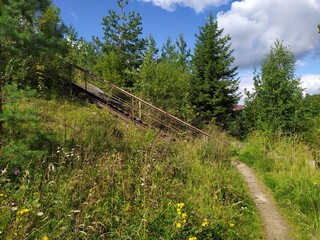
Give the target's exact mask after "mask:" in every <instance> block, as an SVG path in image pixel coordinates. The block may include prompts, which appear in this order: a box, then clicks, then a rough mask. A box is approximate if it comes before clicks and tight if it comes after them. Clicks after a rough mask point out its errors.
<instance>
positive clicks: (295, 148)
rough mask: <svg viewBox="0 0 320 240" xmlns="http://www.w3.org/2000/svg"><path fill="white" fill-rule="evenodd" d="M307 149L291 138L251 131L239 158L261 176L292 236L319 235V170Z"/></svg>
mask: <svg viewBox="0 0 320 240" xmlns="http://www.w3.org/2000/svg"><path fill="white" fill-rule="evenodd" d="M312 159H313V158H312V154H311V151H310V150H309V149H308V147H307V146H306V145H304V144H303V143H302V142H301V141H299V140H298V139H297V138H295V137H284V136H281V135H278V136H275V137H273V138H270V137H266V136H264V135H263V134H259V133H255V134H253V135H251V136H250V137H249V138H248V141H247V143H246V146H245V147H244V148H243V149H242V150H241V153H240V160H241V161H243V162H245V163H247V164H248V165H250V166H251V167H253V168H254V169H255V170H257V171H258V173H259V174H260V175H261V177H262V179H263V180H264V182H265V183H266V184H267V186H268V187H269V188H270V189H271V190H272V192H273V193H274V196H275V199H276V201H277V202H278V204H279V206H280V208H281V209H282V211H283V212H284V213H285V216H286V217H287V219H288V220H289V221H290V222H291V224H292V225H293V226H294V228H295V231H294V236H295V237H296V239H299V240H300V239H319V238H320V171H319V169H318V168H316V167H315V166H312V164H310V163H311V160H312Z"/></svg>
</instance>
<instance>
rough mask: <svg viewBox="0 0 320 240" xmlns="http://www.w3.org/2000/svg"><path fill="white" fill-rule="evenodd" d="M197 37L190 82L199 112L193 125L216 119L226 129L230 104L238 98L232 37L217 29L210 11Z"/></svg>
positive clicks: (193, 101) (232, 104)
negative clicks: (192, 74)
mask: <svg viewBox="0 0 320 240" xmlns="http://www.w3.org/2000/svg"><path fill="white" fill-rule="evenodd" d="M196 38H197V40H196V45H195V49H194V56H193V59H192V65H193V73H194V77H193V79H192V83H191V90H192V92H191V99H192V103H193V105H194V106H195V108H196V112H197V115H198V116H197V120H196V124H197V125H201V124H202V123H203V122H210V121H215V123H217V124H218V125H220V126H221V127H224V128H225V127H227V123H228V121H229V118H230V116H231V113H232V108H233V106H234V105H235V104H236V103H237V102H238V101H239V93H237V91H238V87H239V79H238V78H236V75H237V72H236V71H237V67H234V66H233V62H234V57H233V56H232V53H233V50H231V43H230V40H231V38H230V36H229V35H227V36H223V29H219V28H218V23H217V21H216V20H215V19H214V18H213V16H212V14H210V16H209V19H208V20H207V22H206V23H205V24H204V26H203V27H200V32H199V35H196Z"/></svg>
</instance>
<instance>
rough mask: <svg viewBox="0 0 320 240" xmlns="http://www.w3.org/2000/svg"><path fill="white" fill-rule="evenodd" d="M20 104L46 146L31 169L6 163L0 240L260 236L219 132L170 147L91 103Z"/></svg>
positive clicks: (153, 134)
mask: <svg viewBox="0 0 320 240" xmlns="http://www.w3.org/2000/svg"><path fill="white" fill-rule="evenodd" d="M19 104H20V106H21V108H37V109H38V111H39V113H38V115H37V116H38V117H39V124H38V127H39V129H40V130H41V131H43V132H50V135H51V138H50V139H49V140H46V141H47V142H46V143H47V144H46V145H45V150H47V151H46V154H45V155H43V156H42V157H41V159H39V160H37V164H31V165H28V164H27V165H21V166H20V167H19V168H18V169H16V168H15V167H13V165H11V163H10V161H9V160H10V157H9V155H5V157H3V159H4V160H5V161H3V163H6V164H8V166H7V165H6V164H2V163H1V164H0V170H1V171H2V173H1V179H0V181H1V182H0V184H1V185H0V186H1V188H0V189H1V190H0V216H1V217H0V238H4V239H19V238H20V239H61V238H63V239H125V238H130V239H131V238H133V239H192V240H194V239H262V238H263V235H262V232H261V223H260V221H259V219H258V217H257V216H256V210H255V208H254V207H253V204H252V202H251V201H250V200H248V199H249V198H248V195H247V192H246V191H245V186H244V184H243V182H242V180H241V176H239V174H238V173H237V172H236V170H235V169H234V168H233V167H231V165H230V157H231V153H230V151H229V149H230V146H229V144H228V141H227V137H226V136H225V135H224V134H223V133H220V132H218V131H216V130H213V132H212V134H213V135H215V136H216V137H215V138H212V140H209V142H207V143H205V142H204V141H203V140H193V141H191V142H189V143H185V142H183V141H180V140H177V141H176V142H169V141H167V140H165V139H162V138H160V137H159V136H158V134H157V133H156V132H154V131H146V130H143V131H141V130H138V131H137V129H136V128H135V127H134V126H132V125H124V124H123V123H121V122H120V121H118V120H117V119H115V118H114V117H112V116H110V115H109V114H108V113H107V112H106V111H102V110H100V109H97V108H95V107H92V106H90V105H86V104H85V105H81V104H78V103H74V104H69V103H67V102H61V101H57V100H51V101H44V100H41V99H32V101H21V102H20V103H19ZM19 130H20V128H17V129H15V131H19ZM12 134H16V133H15V132H13V133H12ZM25 160H26V159H24V158H21V161H25ZM33 160H34V159H33V158H30V159H28V161H29V162H31V163H33ZM14 166H15V165H14ZM8 169H11V170H10V171H9V170H8ZM9 180H10V181H9ZM13 180H14V181H13Z"/></svg>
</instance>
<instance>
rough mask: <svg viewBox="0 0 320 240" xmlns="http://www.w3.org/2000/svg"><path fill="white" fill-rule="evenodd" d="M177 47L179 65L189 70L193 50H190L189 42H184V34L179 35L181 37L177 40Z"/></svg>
mask: <svg viewBox="0 0 320 240" xmlns="http://www.w3.org/2000/svg"><path fill="white" fill-rule="evenodd" d="M176 45H177V47H178V60H177V61H178V64H179V65H180V67H182V68H183V69H185V70H189V68H190V62H191V60H190V58H191V50H190V49H188V46H187V42H186V41H185V40H184V36H183V33H180V34H179V37H178V39H177V40H176Z"/></svg>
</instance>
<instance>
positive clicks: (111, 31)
mask: <svg viewBox="0 0 320 240" xmlns="http://www.w3.org/2000/svg"><path fill="white" fill-rule="evenodd" d="M127 5H128V0H126V1H125V2H124V0H118V6H119V8H120V13H117V12H116V11H115V10H113V9H110V10H109V11H108V13H109V15H107V16H106V17H104V18H103V20H102V25H103V30H104V36H103V40H104V42H103V43H102V50H103V52H104V53H105V54H107V55H108V54H111V55H113V54H115V55H117V56H118V57H119V59H120V61H121V65H122V67H121V69H120V72H119V75H120V76H121V78H123V79H122V81H123V82H122V84H121V85H122V86H123V87H129V88H130V87H132V86H133V84H134V82H133V79H132V76H131V75H130V72H132V71H136V70H138V69H139V68H140V66H141V64H142V58H143V51H144V49H145V44H146V43H145V40H144V39H143V38H140V35H141V34H142V27H141V25H142V22H141V21H142V18H141V16H140V14H139V13H136V12H134V11H132V12H129V13H126V12H125V11H124V8H125V7H126V6H127ZM128 73H129V74H128Z"/></svg>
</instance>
